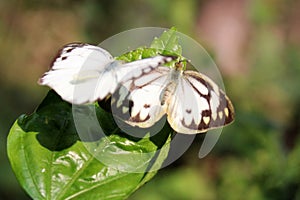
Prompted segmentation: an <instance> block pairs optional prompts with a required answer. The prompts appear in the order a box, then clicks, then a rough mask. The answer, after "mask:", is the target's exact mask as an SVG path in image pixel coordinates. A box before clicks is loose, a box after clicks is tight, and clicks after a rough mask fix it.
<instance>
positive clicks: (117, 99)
mask: <svg viewBox="0 0 300 200" xmlns="http://www.w3.org/2000/svg"><path fill="white" fill-rule="evenodd" d="M169 71H170V68H168V67H161V66H159V67H157V68H151V69H150V70H149V69H147V70H146V71H145V70H144V71H143V72H142V73H141V74H140V73H139V74H138V75H139V76H138V77H133V78H131V79H128V80H127V81H125V82H124V83H123V84H122V86H121V87H120V88H119V89H118V90H117V91H116V93H115V94H114V95H113V96H112V112H113V114H114V115H116V116H118V117H119V118H121V119H122V120H123V121H125V122H126V123H128V124H130V125H132V126H138V127H142V128H147V127H150V126H152V125H154V123H155V122H157V121H158V120H159V119H160V118H161V117H162V116H163V115H164V114H165V110H164V108H163V106H162V105H161V99H162V97H161V94H162V93H163V91H164V89H165V88H166V86H167V84H168V82H169V77H168V74H169Z"/></svg>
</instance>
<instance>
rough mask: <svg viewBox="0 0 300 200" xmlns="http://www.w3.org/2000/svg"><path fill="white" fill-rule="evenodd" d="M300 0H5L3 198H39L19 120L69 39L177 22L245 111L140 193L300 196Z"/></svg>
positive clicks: (0, 12) (0, 114) (41, 92)
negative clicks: (18, 146)
mask: <svg viewBox="0 0 300 200" xmlns="http://www.w3.org/2000/svg"><path fill="white" fill-rule="evenodd" d="M299 10H300V1H296V0H285V1H284V0H262V1H261V0H248V1H246V0H206V1H204V0H185V1H183V0H172V1H171V0H131V1H124V0H101V1H100V0H99V1H96V0H85V1H84V0H64V1H62V0H51V1H49V0H11V1H5V0H2V1H0V77H1V79H0V102H1V104H0V105H2V106H1V111H0V163H1V164H0V199H30V198H29V197H28V196H26V194H25V193H24V192H23V191H22V189H21V188H20V186H19V185H18V183H17V181H16V178H15V177H14V175H13V172H12V171H11V169H10V165H9V162H8V159H7V155H6V137H7V134H8V131H9V128H10V126H11V125H12V123H13V122H14V120H15V119H16V118H17V117H18V116H19V115H20V114H22V113H27V114H28V113H31V112H32V111H33V110H34V108H35V107H36V106H37V105H38V104H39V102H40V101H41V100H42V99H43V97H44V96H45V94H46V93H47V90H48V89H47V88H45V87H41V86H38V85H37V83H36V81H37V79H38V78H39V77H40V76H41V75H42V74H43V72H45V71H46V70H47V69H48V67H49V64H50V62H51V60H52V58H53V57H54V56H55V54H56V52H57V50H58V49H59V48H60V47H61V46H62V45H63V44H65V43H69V42H73V41H83V42H88V43H92V44H98V43H100V42H102V41H103V40H105V39H106V38H108V37H110V36H112V35H114V34H117V33H119V32H121V31H125V30H128V29H131V28H137V27H146V26H155V27H166V28H169V27H172V26H176V27H177V29H178V31H180V32H182V33H184V34H186V35H189V36H191V37H192V38H194V39H195V40H197V41H198V42H199V43H201V44H202V45H203V46H204V48H205V49H207V50H208V51H209V53H210V54H211V56H212V57H213V58H214V60H215V62H216V63H217V65H218V67H219V70H220V71H221V73H222V75H223V79H224V84H225V87H226V91H227V94H228V96H229V97H230V98H231V99H232V101H233V103H234V105H235V109H236V121H235V122H234V123H233V124H232V125H230V126H228V127H226V128H224V129H223V132H222V135H221V137H220V139H219V141H218V143H217V145H216V146H215V147H214V149H213V151H212V152H211V153H210V154H209V155H208V156H206V157H205V158H203V159H199V158H198V151H199V148H200V145H201V141H202V139H203V135H197V137H196V140H195V141H194V143H193V145H192V146H191V148H190V149H189V150H188V151H187V152H186V153H185V154H184V155H183V156H182V157H181V158H180V159H179V160H177V161H176V162H175V163H173V164H172V165H171V166H168V167H167V168H164V169H162V170H161V171H159V173H158V175H157V176H156V177H155V178H154V179H153V180H152V181H150V182H149V183H148V184H146V185H145V186H144V187H142V188H141V189H139V190H138V191H137V192H136V193H135V194H134V195H133V196H131V197H130V199H131V200H138V199H144V200H148V199H149V200H152V199H157V200H160V199H161V200H165V199H171V200H172V199H192V200H194V199H195V200H198V199H200V200H201V199H204V200H215V199H225V200H227V199H228V200H235V199H255V200H256V199H272V200H273V199H278V200H282V199H288V200H290V199H300V137H299V133H300V89H299V88H300V87H299V86H300V78H299V75H300V20H299V19H300V12H299Z"/></svg>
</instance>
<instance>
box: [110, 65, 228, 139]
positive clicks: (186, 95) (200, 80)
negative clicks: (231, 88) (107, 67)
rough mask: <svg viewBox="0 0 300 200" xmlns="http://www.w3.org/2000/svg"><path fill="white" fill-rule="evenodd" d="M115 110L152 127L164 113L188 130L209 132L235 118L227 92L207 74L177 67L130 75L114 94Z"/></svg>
mask: <svg viewBox="0 0 300 200" xmlns="http://www.w3.org/2000/svg"><path fill="white" fill-rule="evenodd" d="M111 101H112V111H113V113H114V114H115V115H117V116H118V117H119V118H121V119H122V120H124V121H125V122H126V123H128V124H130V125H132V126H138V127H143V128H147V127H151V126H152V125H154V123H155V122H157V121H158V120H159V119H160V118H161V117H162V116H163V115H165V114H167V120H168V122H169V124H170V125H171V127H172V128H173V129H174V130H175V131H177V132H179V133H184V134H195V133H202V132H206V131H207V130H209V129H212V128H217V127H221V126H224V125H226V124H229V123H230V122H232V121H233V120H234V109H233V105H232V103H231V101H230V100H229V98H228V97H227V96H226V95H225V93H224V92H223V91H222V90H221V89H220V88H219V87H218V86H217V85H216V84H215V83H214V82H213V81H212V80H211V79H210V78H208V77H207V76H205V75H203V74H201V73H198V72H196V71H183V70H182V63H180V62H179V63H177V64H176V65H175V67H173V68H169V67H160V66H159V67H157V68H153V69H152V70H150V71H148V72H147V73H144V74H143V75H142V76H138V77H133V78H131V79H127V81H125V82H124V83H123V84H122V87H120V88H119V89H118V90H117V91H116V92H115V94H114V95H113V96H112V100H111Z"/></svg>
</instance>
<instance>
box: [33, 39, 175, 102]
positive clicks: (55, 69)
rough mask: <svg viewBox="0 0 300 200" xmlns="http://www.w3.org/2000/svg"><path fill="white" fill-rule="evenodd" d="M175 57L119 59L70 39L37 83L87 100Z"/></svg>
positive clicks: (69, 97)
mask: <svg viewBox="0 0 300 200" xmlns="http://www.w3.org/2000/svg"><path fill="white" fill-rule="evenodd" d="M175 58H176V57H174V56H161V55H159V56H155V57H152V58H146V59H141V60H137V61H133V62H129V63H122V62H121V61H119V60H115V59H114V58H113V57H112V55H111V54H110V53H109V52H108V51H106V50H105V49H102V48H100V47H99V46H94V45H90V44H85V43H71V44H67V45H65V46H64V47H62V48H61V49H60V50H59V52H58V54H57V55H56V57H55V59H54V61H53V62H52V64H51V68H50V70H49V71H48V72H46V73H45V74H44V75H43V76H42V77H41V78H40V79H39V81H38V83H39V84H40V85H47V86H49V87H50V88H52V89H54V90H55V91H56V92H57V93H58V94H59V95H60V96H61V97H62V99H64V100H65V101H68V102H70V103H72V104H84V103H91V102H95V101H97V100H102V99H104V98H106V97H107V96H109V95H111V94H113V93H114V92H115V90H116V89H117V88H118V85H119V84H120V83H121V82H122V81H127V80H128V79H132V78H137V77H142V76H143V74H145V73H148V72H150V71H152V70H153V69H154V68H156V67H158V66H162V65H164V64H165V63H168V62H170V61H172V60H174V59H175ZM125 76H126V77H125ZM124 78H126V79H124Z"/></svg>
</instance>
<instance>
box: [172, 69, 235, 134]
mask: <svg viewBox="0 0 300 200" xmlns="http://www.w3.org/2000/svg"><path fill="white" fill-rule="evenodd" d="M167 114H168V121H169V123H170V125H171V126H172V128H173V129H174V130H175V131H177V132H179V133H185V134H194V133H201V132H206V131H207V130H209V129H212V128H217V127H222V126H224V125H226V124H228V123H230V122H232V121H233V119H234V110H233V106H232V104H231V102H230V100H229V98H228V97H227V96H226V95H225V94H224V92H223V91H222V90H220V89H219V87H218V86H217V85H216V84H215V83H214V82H213V81H212V80H211V79H209V78H208V77H207V76H205V75H203V74H200V73H197V72H194V71H184V72H183V75H182V77H181V78H180V79H179V81H178V84H177V87H176V89H175V91H174V94H173V95H172V96H170V97H169V105H168V110H167Z"/></svg>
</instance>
